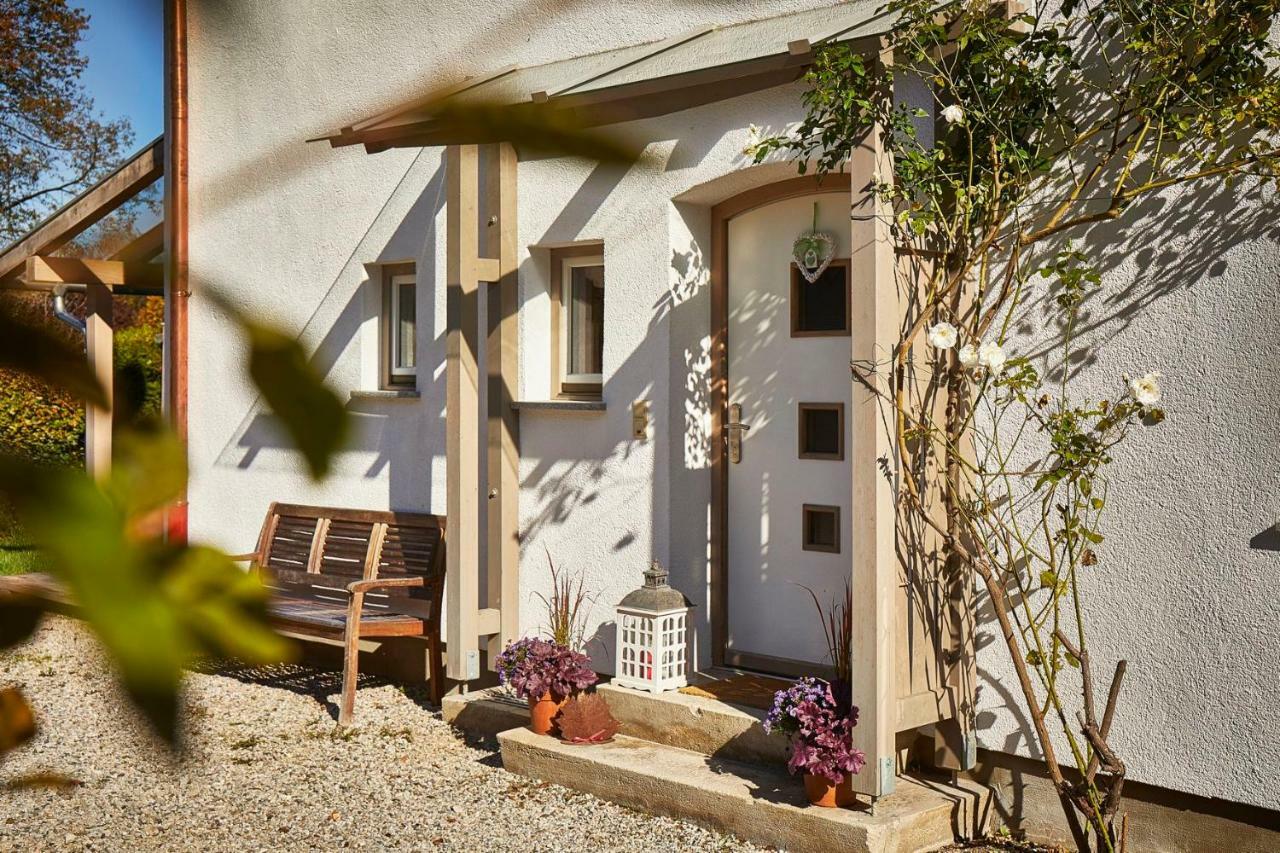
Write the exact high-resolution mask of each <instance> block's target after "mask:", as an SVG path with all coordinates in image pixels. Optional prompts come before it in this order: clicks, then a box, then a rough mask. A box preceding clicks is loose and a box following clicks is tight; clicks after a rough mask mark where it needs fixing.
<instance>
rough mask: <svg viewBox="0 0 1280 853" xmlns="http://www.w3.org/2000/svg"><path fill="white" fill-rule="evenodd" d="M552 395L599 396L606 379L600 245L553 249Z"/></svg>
mask: <svg viewBox="0 0 1280 853" xmlns="http://www.w3.org/2000/svg"><path fill="white" fill-rule="evenodd" d="M552 258H553V270H552V274H553V276H554V287H553V294H552V295H553V299H552V305H553V314H554V316H553V319H552V323H553V328H552V339H553V341H554V342H555V344H554V349H555V352H554V353H553V354H552V357H553V359H554V361H553V364H555V366H556V378H555V383H554V387H555V393H556V395H557V396H562V397H594V398H599V396H600V393H601V386H602V384H603V380H604V289H605V282H604V278H605V273H604V256H603V255H602V254H601V247H600V246H599V245H592V246H586V247H583V248H581V249H560V250H557V251H555V252H554V253H553V255H552Z"/></svg>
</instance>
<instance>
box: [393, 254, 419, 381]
mask: <svg viewBox="0 0 1280 853" xmlns="http://www.w3.org/2000/svg"><path fill="white" fill-rule="evenodd" d="M406 285H413V287H414V294H413V297H414V309H415V310H414V312H413V317H414V320H413V333H414V343H413V345H414V350H413V362H414V364H413V366H412V367H404V366H402V365H399V364H397V362H398V361H399V359H400V288H402V287H404V286H406ZM417 286H418V276H417V274H416V273H400V274H397V275H393V276H391V279H390V281H389V282H388V286H387V287H388V294H387V299H388V301H389V302H390V303H391V304H390V306H389V311H388V314H389V320H388V323H387V343H386V346H387V374H388V375H389V376H390V377H391V379H392V381H393V382H394V381H396V380H399V381H400V382H402V383H405V384H408V382H417V379H418V367H417V363H418V353H417V346H418V342H417V335H418V312H417V310H416V309H417V298H418V293H417Z"/></svg>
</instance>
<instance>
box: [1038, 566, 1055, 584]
mask: <svg viewBox="0 0 1280 853" xmlns="http://www.w3.org/2000/svg"><path fill="white" fill-rule="evenodd" d="M1057 585H1058V575H1057V573H1056V572H1054V571H1053V570H1052V569H1045V570H1044V571H1043V572H1041V573H1040V587H1041V588H1042V589H1053V588H1054V587H1056V586H1057Z"/></svg>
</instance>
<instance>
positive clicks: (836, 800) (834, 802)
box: [804, 773, 856, 809]
mask: <svg viewBox="0 0 1280 853" xmlns="http://www.w3.org/2000/svg"><path fill="white" fill-rule="evenodd" d="M804 792H805V794H806V795H807V796H808V797H809V802H810V803H811V804H812V805H815V806H821V807H822V808H824V809H837V808H841V807H842V806H848V805H852V804H853V803H854V802H855V801H856V798H855V797H854V794H853V778H852V777H850V776H846V777H844V779H843V780H841V782H840V784H839V785H832V784H831V783H830V782H828V781H827V780H826V779H823V778H822V777H821V776H814V775H813V774H811V773H806V774H804Z"/></svg>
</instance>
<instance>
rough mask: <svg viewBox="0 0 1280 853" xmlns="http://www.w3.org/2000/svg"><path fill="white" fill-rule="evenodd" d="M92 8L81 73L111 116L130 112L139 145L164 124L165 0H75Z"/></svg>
mask: <svg viewBox="0 0 1280 853" xmlns="http://www.w3.org/2000/svg"><path fill="white" fill-rule="evenodd" d="M68 5H70V6H75V7H78V8H81V9H84V10H85V11H86V12H88V13H89V28H88V30H86V31H85V33H84V36H83V38H82V40H81V42H80V49H81V51H82V52H83V53H84V55H85V56H87V57H88V59H89V67H88V68H86V69H85V71H84V74H83V76H82V77H81V78H80V79H81V80H82V81H83V83H84V85H85V88H86V89H87V90H88V92H89V94H90V96H92V97H93V100H94V106H95V108H96V109H97V110H98V111H99V112H101V113H102V114H104V115H105V116H106V117H107V118H108V119H116V118H121V117H125V118H128V119H129V121H130V123H131V124H132V125H133V130H134V133H135V138H134V144H135V147H141V146H143V145H145V144H146V143H147V142H149V141H151V140H152V139H154V138H155V137H157V136H159V135H160V134H161V132H163V130H164V11H163V6H162V5H161V0H71V2H69V3H68Z"/></svg>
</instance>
